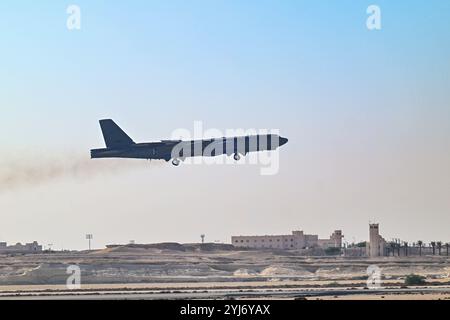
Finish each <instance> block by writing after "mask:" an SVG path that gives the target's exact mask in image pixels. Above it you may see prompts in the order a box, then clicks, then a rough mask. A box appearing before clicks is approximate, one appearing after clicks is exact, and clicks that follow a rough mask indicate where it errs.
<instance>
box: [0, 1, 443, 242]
mask: <svg viewBox="0 0 450 320" xmlns="http://www.w3.org/2000/svg"><path fill="white" fill-rule="evenodd" d="M70 4H76V5H78V6H79V7H80V8H81V30H79V31H69V30H68V29H67V28H66V20H67V17H68V15H67V13H66V8H67V6H68V5H70ZM371 4H377V5H379V6H380V8H381V13H382V29H381V30H379V31H369V30H368V29H367V28H366V19H367V17H368V15H367V14H366V9H367V7H368V6H369V5H371ZM0 30H1V31H0V39H1V44H0V61H1V63H0V67H1V74H2V76H1V77H0V111H1V112H0V146H1V148H0V159H1V160H0V165H1V169H0V172H2V170H3V171H6V172H7V173H3V174H2V173H0V178H1V179H0V183H2V184H3V186H1V185H0V219H1V222H0V240H5V241H8V242H17V241H22V242H25V241H32V240H38V241H40V242H43V243H53V244H55V247H56V248H61V247H71V248H82V247H84V246H85V242H86V241H85V240H84V234H85V233H87V232H91V233H94V245H95V246H98V247H101V246H103V245H104V244H106V243H113V242H126V241H128V240H131V239H134V240H136V241H137V242H154V241H179V242H183V241H198V240H199V239H200V238H199V235H200V234H201V233H206V237H207V240H210V241H213V240H221V241H229V240H230V236H231V235H232V234H272V233H286V232H290V231H291V230H293V229H303V230H305V232H308V233H318V234H319V235H320V236H322V237H325V236H328V235H329V234H331V232H332V231H333V230H334V229H338V228H339V229H343V231H344V234H345V235H346V238H347V240H349V241H352V240H353V239H356V240H363V239H366V238H367V234H368V226H367V223H368V221H369V220H371V221H378V222H380V223H381V231H382V233H383V235H384V236H385V237H386V238H388V239H390V238H392V237H399V238H404V239H405V240H411V241H413V240H418V239H419V238H420V239H422V240H425V241H429V240H435V239H438V240H442V241H450V238H449V233H448V226H449V224H450V105H449V102H450V79H449V74H450V59H449V57H450V2H448V1H442V0H432V1H430V0H428V1H425V0H423V1H355V0H345V1H336V0H329V1H323V0H322V1H317V0H316V1H299V0H298V1H293V0H292V1H288V0H278V1H275V0H272V1H268V0H258V1H256V0H240V1H238V0H228V1H225V0H223V1H218V0H215V1H210V0H208V1H207V0H203V1H195V0H194V1H181V0H180V1H172V0H170V1H167V0H164V1H162V0H161V1H123V2H122V3H119V1H73V2H67V1H56V0H55V1H39V2H38V1H2V2H1V3H0ZM104 117H108V118H113V119H115V120H116V121H117V122H118V123H119V124H120V125H121V126H122V127H123V128H124V129H125V130H126V131H127V132H128V133H129V134H130V135H131V136H132V137H133V138H134V139H135V141H148V140H157V139H161V138H168V137H170V135H171V133H172V131H173V130H174V129H177V128H187V129H192V128H193V122H194V121H195V120H200V121H203V123H204V126H205V127H206V128H218V129H221V130H225V129H227V128H276V129H280V132H281V134H282V135H284V136H287V137H288V138H289V143H288V144H287V145H286V146H284V147H283V148H282V150H281V155H280V156H281V164H280V172H279V174H278V175H275V176H270V177H267V176H260V175H259V169H258V168H257V167H255V166H219V165H217V166H181V167H179V168H174V167H172V166H171V165H170V164H167V165H165V164H152V165H150V164H148V163H146V162H145V161H144V162H143V163H140V164H138V165H137V166H136V165H134V166H132V168H130V166H129V165H128V162H126V163H125V164H124V165H123V166H122V165H121V164H118V165H117V167H116V166H114V167H111V165H110V163H109V162H108V160H106V161H100V162H95V163H93V162H91V161H90V160H88V159H89V149H90V148H97V147H102V146H103V141H102V137H101V134H100V130H99V127H98V122H97V121H98V119H100V118H104ZM55 163H58V166H61V163H66V164H67V165H68V166H70V167H71V168H72V167H73V166H75V167H77V168H78V167H79V171H80V172H81V173H79V174H77V176H76V177H73V176H72V174H61V173H60V171H61V170H62V169H61V167H57V168H56V169H55V168H54V166H55V165H54V164H55ZM133 164H134V163H133ZM105 168H106V169H105ZM128 169H130V170H128ZM54 170H56V171H57V172H56V173H55V172H54ZM47 171H48V172H49V173H48V175H49V176H50V178H51V179H47V178H46V179H41V178H42V177H41V176H42V172H47ZM69 171H70V170H69ZM11 172H13V173H17V174H19V175H26V174H29V173H30V172H31V175H34V176H33V177H34V178H36V179H34V178H33V177H32V179H31V180H32V181H31V182H30V183H27V184H26V185H22V184H19V185H17V184H16V185H14V187H10V186H9V185H8V183H9V182H10V181H11V179H15V178H14V177H11ZM39 172H41V173H39ZM71 172H72V171H71ZM77 172H78V171H77ZM97 172H100V173H101V174H97ZM5 177H6V178H5ZM19 180H20V179H19ZM40 180H42V181H40Z"/></svg>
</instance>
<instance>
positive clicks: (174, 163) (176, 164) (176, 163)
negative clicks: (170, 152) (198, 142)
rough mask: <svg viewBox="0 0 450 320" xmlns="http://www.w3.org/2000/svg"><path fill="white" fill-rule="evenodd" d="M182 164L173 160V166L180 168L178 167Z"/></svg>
mask: <svg viewBox="0 0 450 320" xmlns="http://www.w3.org/2000/svg"><path fill="white" fill-rule="evenodd" d="M180 163H181V161H180V159H173V160H172V164H173V165H174V166H175V167H178V166H179V165H180Z"/></svg>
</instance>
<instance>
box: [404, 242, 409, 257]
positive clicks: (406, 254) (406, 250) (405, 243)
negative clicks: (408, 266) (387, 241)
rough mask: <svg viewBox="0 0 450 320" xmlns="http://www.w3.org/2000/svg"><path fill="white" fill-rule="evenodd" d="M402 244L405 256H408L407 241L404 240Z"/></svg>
mask: <svg viewBox="0 0 450 320" xmlns="http://www.w3.org/2000/svg"><path fill="white" fill-rule="evenodd" d="M403 244H404V245H405V256H406V257H407V256H408V242H406V241H405V242H404V243H403Z"/></svg>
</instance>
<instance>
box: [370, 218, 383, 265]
mask: <svg viewBox="0 0 450 320" xmlns="http://www.w3.org/2000/svg"><path fill="white" fill-rule="evenodd" d="M366 255H367V256H368V257H381V256H385V255H386V240H384V238H383V237H382V236H380V229H379V225H378V223H372V224H369V242H367V243H366Z"/></svg>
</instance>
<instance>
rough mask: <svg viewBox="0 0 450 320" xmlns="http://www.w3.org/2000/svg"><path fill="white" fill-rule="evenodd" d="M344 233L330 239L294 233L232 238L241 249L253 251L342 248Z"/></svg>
mask: <svg viewBox="0 0 450 320" xmlns="http://www.w3.org/2000/svg"><path fill="white" fill-rule="evenodd" d="M342 238H343V235H342V231H341V230H336V231H334V232H333V234H332V235H331V236H330V238H328V239H319V236H318V235H313V234H305V233H304V232H303V231H292V234H290V235H265V236H232V237H231V244H232V245H233V246H235V247H240V248H253V249H283V250H291V249H292V250H295V249H307V248H316V247H318V248H330V247H334V248H341V247H342Z"/></svg>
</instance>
